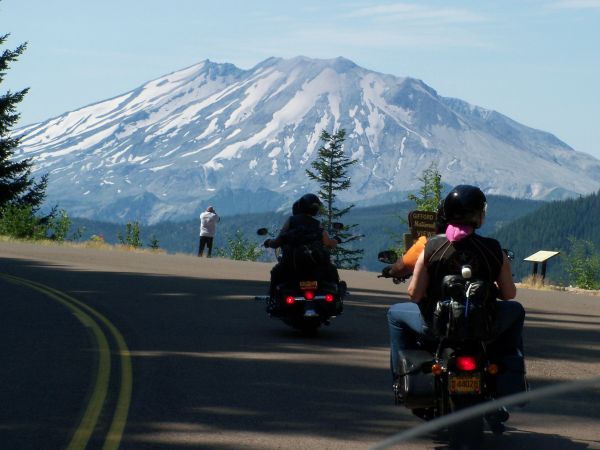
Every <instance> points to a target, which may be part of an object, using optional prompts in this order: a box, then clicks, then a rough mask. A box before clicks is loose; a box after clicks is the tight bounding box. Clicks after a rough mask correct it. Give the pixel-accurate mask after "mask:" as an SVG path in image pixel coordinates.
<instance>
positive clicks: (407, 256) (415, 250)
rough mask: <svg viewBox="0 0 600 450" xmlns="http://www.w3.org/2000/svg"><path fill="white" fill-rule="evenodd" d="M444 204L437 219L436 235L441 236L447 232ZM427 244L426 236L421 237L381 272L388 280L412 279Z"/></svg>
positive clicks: (440, 207)
mask: <svg viewBox="0 0 600 450" xmlns="http://www.w3.org/2000/svg"><path fill="white" fill-rule="evenodd" d="M443 205H444V202H443V201H441V202H440V204H439V206H438V210H437V214H436V218H435V233H436V234H440V233H444V232H445V231H446V226H447V225H448V224H447V223H446V219H445V217H444V208H443ZM426 243H427V237H426V236H419V238H418V239H417V240H416V241H415V243H414V244H413V245H411V246H410V248H409V249H408V250H407V251H406V253H404V254H403V255H402V256H401V257H400V258H398V260H397V261H396V262H395V263H394V264H391V265H389V266H386V267H384V268H383V270H382V271H381V274H382V275H383V276H384V277H386V278H391V277H394V278H398V279H402V280H404V279H406V278H408V277H410V276H411V275H412V273H413V271H414V270H415V265H416V264H417V259H418V258H419V255H420V254H421V253H423V250H424V249H425V244H426Z"/></svg>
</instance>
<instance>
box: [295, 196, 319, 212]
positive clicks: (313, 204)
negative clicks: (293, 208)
mask: <svg viewBox="0 0 600 450" xmlns="http://www.w3.org/2000/svg"><path fill="white" fill-rule="evenodd" d="M321 204H322V203H321V200H319V197H317V196H316V195H315V194H304V195H303V196H302V197H300V199H299V200H298V212H299V213H300V214H309V215H311V216H316V215H317V214H318V213H319V210H320V209H321Z"/></svg>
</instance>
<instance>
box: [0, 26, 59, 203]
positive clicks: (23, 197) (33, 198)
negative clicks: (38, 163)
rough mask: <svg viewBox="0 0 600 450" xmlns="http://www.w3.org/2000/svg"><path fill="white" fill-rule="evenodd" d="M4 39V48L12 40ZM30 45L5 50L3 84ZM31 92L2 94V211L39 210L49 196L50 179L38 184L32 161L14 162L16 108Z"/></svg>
mask: <svg viewBox="0 0 600 450" xmlns="http://www.w3.org/2000/svg"><path fill="white" fill-rule="evenodd" d="M8 36H9V35H8V34H5V35H3V36H0V45H2V44H3V43H4V42H5V41H6V39H7V38H8ZM26 47H27V44H21V45H19V46H18V47H17V48H16V49H15V50H8V49H6V50H4V51H3V52H2V54H1V55H0V84H2V81H4V77H5V76H6V72H7V70H8V67H9V64H10V63H11V62H13V61H16V60H17V58H18V57H19V55H21V53H23V52H24V51H25V48H26ZM28 90H29V89H28V88H26V89H23V90H21V91H18V92H11V91H8V92H6V93H5V94H3V95H0V210H2V209H3V208H4V207H6V206H16V207H21V206H23V207H28V208H31V211H32V212H35V211H37V209H38V208H39V206H40V204H41V203H42V201H43V200H44V197H45V196H46V186H47V184H48V176H47V175H44V176H43V177H42V178H41V180H39V181H37V182H36V181H35V180H34V179H33V178H32V177H31V167H32V165H33V163H32V162H31V159H24V160H21V161H14V160H13V156H14V152H15V150H16V148H17V146H18V145H19V137H15V136H14V135H12V134H11V130H12V128H13V127H14V125H15V124H16V123H17V121H18V120H19V116H20V114H18V113H17V112H16V106H17V104H18V103H19V102H21V101H22V100H23V97H25V94H27V91H28Z"/></svg>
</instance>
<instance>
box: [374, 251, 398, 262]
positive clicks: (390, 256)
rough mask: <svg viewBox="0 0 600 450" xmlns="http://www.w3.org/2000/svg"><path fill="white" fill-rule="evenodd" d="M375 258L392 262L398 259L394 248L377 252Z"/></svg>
mask: <svg viewBox="0 0 600 450" xmlns="http://www.w3.org/2000/svg"><path fill="white" fill-rule="evenodd" d="M377 259H378V260H379V261H381V262H382V263H386V264H394V263H395V262H396V261H397V260H398V255H397V254H396V252H395V251H394V250H385V251H383V252H379V254H378V255H377Z"/></svg>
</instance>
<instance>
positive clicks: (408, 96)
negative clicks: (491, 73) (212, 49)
mask: <svg viewBox="0 0 600 450" xmlns="http://www.w3.org/2000/svg"><path fill="white" fill-rule="evenodd" d="M339 128H344V129H346V131H347V139H346V141H345V145H344V148H345V149H346V152H347V154H348V155H351V157H352V158H354V159H357V160H358V161H359V162H358V164H355V165H354V166H352V169H351V180H352V188H351V190H349V191H346V192H345V193H344V194H343V195H342V196H341V198H342V199H344V200H347V201H352V202H355V203H362V202H365V201H377V200H379V201H384V199H385V198H391V197H392V196H393V195H394V194H396V196H397V195H398V192H400V191H407V190H412V189H416V188H418V187H419V186H420V182H419V181H418V177H419V176H421V175H422V172H423V170H424V169H426V168H428V167H429V166H430V164H431V163H435V164H437V167H438V169H439V170H440V172H441V174H442V179H443V181H444V182H445V183H447V184H450V185H452V184H458V183H472V184H477V185H479V186H481V187H482V188H483V189H484V191H485V192H487V193H492V194H504V195H509V196H513V197H522V198H533V199H545V198H557V197H558V198H560V197H564V196H568V195H576V194H585V193H590V192H593V191H596V190H598V189H599V188H600V161H598V160H597V159H595V158H593V157H592V156H589V155H587V154H584V153H580V152H576V151H574V150H573V149H571V148H570V147H569V146H568V145H566V144H565V143H563V142H561V141H560V140H558V139H557V138H556V137H554V136H553V135H551V134H549V133H545V132H542V131H538V130H534V129H531V128H528V127H526V126H523V125H521V124H519V123H517V122H515V121H513V120H511V119H509V118H508V117H506V116H503V115H502V114H499V113H497V112H495V111H490V110H486V109H483V108H480V107H477V106H473V105H470V104H468V103H466V102H464V101H461V100H458V99H451V98H445V97H441V96H439V95H438V94H437V93H436V91H435V90H434V89H432V88H431V87H429V86H427V85H426V84H425V83H423V82H422V81H420V80H416V79H413V78H400V77H396V76H393V75H385V74H381V73H376V72H373V71H369V70H366V69H364V68H361V67H359V66H357V65H356V64H354V63H353V62H351V61H349V60H347V59H344V58H336V59H330V60H317V59H309V58H305V57H297V58H293V59H287V60H286V59H280V58H269V59H267V60H265V61H263V62H261V63H260V64H258V65H257V66H255V67H253V68H252V69H250V70H241V69H239V68H237V67H235V66H233V65H231V64H217V63H214V62H210V61H204V62H202V63H200V64H197V65H194V66H192V67H189V68H187V69H184V70H180V71H178V72H174V73H172V74H169V75H166V76H164V77H161V78H159V79H157V80H154V81H151V82H148V83H146V84H144V85H143V86H141V87H140V88H138V89H135V90H133V91H131V92H128V93H126V94H123V95H121V96H118V97H115V98H112V99H110V100H106V101H102V102H99V103H96V104H93V105H89V106H86V107H83V108H81V109H78V110H76V111H72V112H69V113H66V114H63V115H61V116H59V117H56V118H53V119H50V120H48V121H46V122H43V123H38V124H34V125H30V126H27V127H24V128H21V129H20V130H17V133H18V134H19V135H21V136H22V140H21V146H20V148H19V151H18V153H17V157H20V158H24V157H32V158H33V161H34V164H35V166H34V169H35V170H34V174H36V175H41V174H43V173H49V174H50V179H49V180H50V181H49V187H48V201H49V203H57V202H58V203H59V205H60V207H62V208H65V209H67V211H68V212H69V214H70V215H72V216H79V217H87V218H94V219H102V220H111V221H123V220H131V219H137V220H141V221H143V222H149V223H154V222H157V221H161V220H167V219H171V220H175V219H183V218H188V217H191V216H195V215H196V214H197V213H198V211H199V210H200V209H202V208H204V207H206V205H207V204H208V203H209V202H211V203H214V204H215V206H216V208H217V210H219V211H220V212H221V213H222V212H229V213H235V212H247V211H265V210H273V209H276V208H277V207H280V206H282V205H286V204H287V205H289V204H290V203H291V199H293V198H295V197H297V196H298V195H299V194H300V193H304V192H306V191H316V190H317V186H316V184H315V183H314V182H312V181H310V180H308V179H307V177H306V174H305V169H307V168H310V163H311V162H312V160H313V159H314V157H315V156H316V150H317V149H318V147H319V146H320V145H321V142H320V141H319V136H320V134H321V131H322V130H323V129H326V130H328V131H330V132H332V131H334V130H337V129H339Z"/></svg>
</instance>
